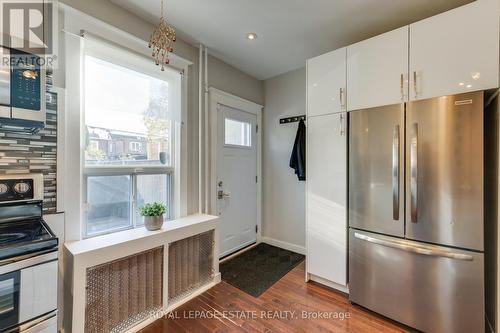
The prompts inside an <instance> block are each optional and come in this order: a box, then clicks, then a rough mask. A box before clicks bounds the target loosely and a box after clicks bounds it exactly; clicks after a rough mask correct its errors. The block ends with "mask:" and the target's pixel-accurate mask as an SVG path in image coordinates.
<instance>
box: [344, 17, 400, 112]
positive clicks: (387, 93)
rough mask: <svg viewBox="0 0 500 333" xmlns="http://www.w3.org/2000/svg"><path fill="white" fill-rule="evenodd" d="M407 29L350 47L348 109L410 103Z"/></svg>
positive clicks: (348, 54) (348, 50) (394, 31)
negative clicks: (408, 96) (408, 94)
mask: <svg viewBox="0 0 500 333" xmlns="http://www.w3.org/2000/svg"><path fill="white" fill-rule="evenodd" d="M407 74H408V26H405V27H403V28H400V29H397V30H393V31H390V32H387V33H385V34H383V35H380V36H376V37H373V38H370V39H367V40H364V41H362V42H359V43H356V44H353V45H351V46H348V47H347V109H348V110H349V111H351V110H359V109H366V108H371V107H375V106H383V105H390V104H396V103H400V102H401V101H406V100H407V91H408V84H407V79H408V78H407Z"/></svg>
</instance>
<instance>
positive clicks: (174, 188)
mask: <svg viewBox="0 0 500 333" xmlns="http://www.w3.org/2000/svg"><path fill="white" fill-rule="evenodd" d="M60 8H62V9H63V12H64V24H62V25H61V26H62V31H61V36H62V38H63V39H64V45H65V49H64V50H62V51H63V52H64V53H65V55H64V60H65V61H64V62H63V63H64V68H62V69H60V70H59V73H60V75H61V76H63V77H65V83H66V96H67V98H66V105H65V110H66V114H65V117H64V118H65V119H64V135H65V137H64V142H65V145H64V148H63V151H62V153H61V155H63V158H61V161H63V162H62V163H63V164H64V174H63V175H62V176H61V177H60V181H61V182H62V183H63V191H61V192H62V193H59V197H63V198H64V199H63V201H62V202H61V204H60V205H58V206H60V207H61V210H63V211H65V213H66V226H65V235H66V237H65V238H66V241H76V240H81V239H82V237H83V232H82V231H83V230H84V229H83V228H84V198H85V196H86V193H85V192H84V177H85V174H84V170H85V166H84V149H85V142H84V141H83V136H81V135H74V133H83V132H82V131H83V127H84V126H85V123H84V119H83V112H82V111H83V105H82V104H83V103H82V100H81V97H82V96H81V94H82V84H83V82H82V80H81V78H82V77H81V74H82V70H83V59H84V57H83V56H84V46H83V39H82V37H81V32H82V31H87V32H90V33H92V34H93V35H96V36H102V38H103V39H104V38H105V39H107V40H113V41H114V44H115V45H120V46H121V47H122V48H124V49H128V50H131V51H134V52H136V54H141V55H143V56H144V57H148V56H150V54H149V49H148V48H147V41H144V40H142V39H140V38H137V37H135V36H133V35H131V34H129V33H127V32H124V31H122V30H119V29H117V28H116V27H113V26H111V25H109V24H107V23H104V22H102V21H100V20H98V19H95V18H94V17H91V16H89V15H87V14H84V13H82V12H80V11H77V10H75V9H73V8H71V7H69V6H66V5H61V7H60ZM190 65H192V62H190V61H187V60H185V59H183V58H181V57H179V56H175V55H172V58H171V66H170V67H172V68H174V69H175V70H178V71H179V72H180V73H181V74H182V75H181V87H180V88H181V121H180V124H177V125H176V126H178V128H176V129H175V130H174V133H175V138H172V142H173V143H174V144H173V150H172V151H173V152H174V154H172V156H178V157H179V158H177V159H174V160H173V163H174V165H173V168H171V169H169V170H168V171H169V172H171V174H172V178H171V179H172V183H171V195H172V208H171V211H172V216H171V218H179V217H183V216H186V215H187V173H188V169H187V130H186V126H185V124H186V123H187V105H188V96H187V93H188V82H187V77H188V75H189V66H190ZM135 169H140V167H138V168H135ZM99 171H103V170H102V169H100V170H99Z"/></svg>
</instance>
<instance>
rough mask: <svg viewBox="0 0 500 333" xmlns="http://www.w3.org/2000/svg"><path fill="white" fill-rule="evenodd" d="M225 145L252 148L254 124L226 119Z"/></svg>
mask: <svg viewBox="0 0 500 333" xmlns="http://www.w3.org/2000/svg"><path fill="white" fill-rule="evenodd" d="M224 144H226V145H230V146H241V147H251V146H252V124H250V123H246V122H242V121H238V120H233V119H229V118H226V119H225V120H224Z"/></svg>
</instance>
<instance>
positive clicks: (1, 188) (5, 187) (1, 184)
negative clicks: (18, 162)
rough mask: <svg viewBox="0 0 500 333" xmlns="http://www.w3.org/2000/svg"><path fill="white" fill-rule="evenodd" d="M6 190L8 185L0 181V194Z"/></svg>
mask: <svg viewBox="0 0 500 333" xmlns="http://www.w3.org/2000/svg"><path fill="white" fill-rule="evenodd" d="M8 190H9V187H8V186H7V185H6V184H4V183H0V195H2V194H5V193H7V191H8Z"/></svg>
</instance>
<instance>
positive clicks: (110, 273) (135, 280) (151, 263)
mask: <svg viewBox="0 0 500 333" xmlns="http://www.w3.org/2000/svg"><path fill="white" fill-rule="evenodd" d="M162 285H163V247H159V248H155V249H152V250H149V251H145V252H141V253H138V254H135V255H133V256H129V257H126V258H122V259H119V260H115V261H112V262H109V263H106V264H102V265H99V266H94V267H91V268H88V269H87V290H86V308H85V332H89V333H101V332H102V333H109V332H113V333H114V332H123V331H125V330H127V329H128V328H130V327H132V326H134V325H136V324H137V323H138V322H141V321H143V320H144V319H146V318H149V316H150V314H151V313H153V312H154V311H157V310H160V309H161V308H162V305H163V304H162V303H163V302H162V300H163V296H162Z"/></svg>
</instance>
